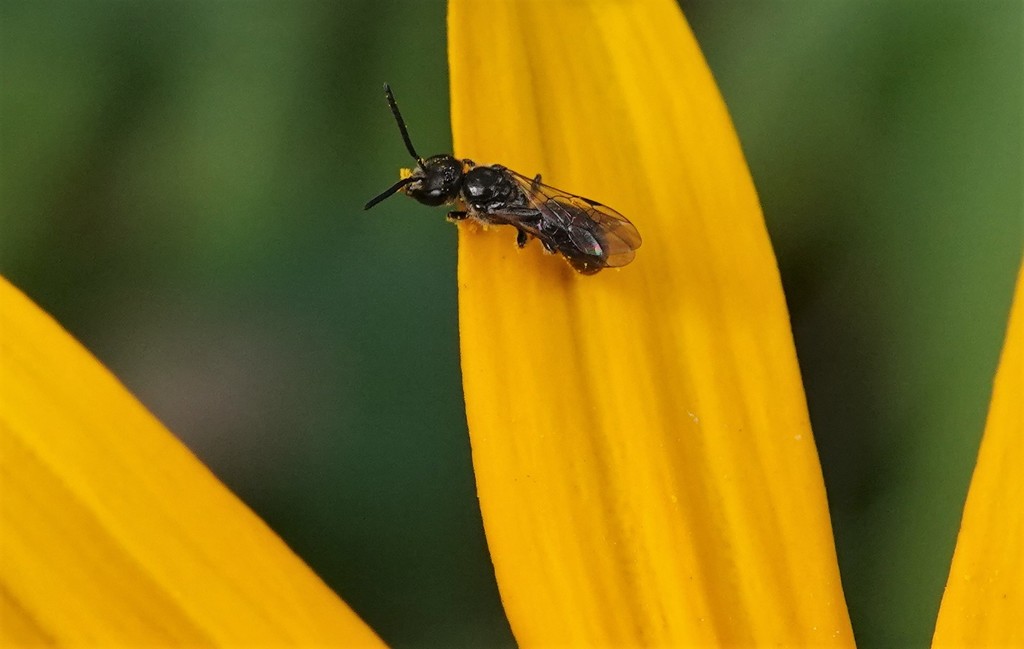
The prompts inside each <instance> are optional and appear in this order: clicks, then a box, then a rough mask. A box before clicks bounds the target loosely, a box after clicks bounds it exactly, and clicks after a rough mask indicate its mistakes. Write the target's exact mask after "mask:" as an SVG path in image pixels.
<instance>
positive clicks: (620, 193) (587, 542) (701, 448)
mask: <svg viewBox="0 0 1024 649" xmlns="http://www.w3.org/2000/svg"><path fill="white" fill-rule="evenodd" d="M448 29H449V64H450V74H451V94H452V130H453V135H454V140H455V152H456V155H458V156H464V157H469V158H472V159H474V160H476V161H477V162H478V163H488V164H489V163H501V164H504V165H507V166H509V167H511V168H512V169H515V170H517V171H519V172H520V173H523V174H526V175H533V174H534V173H537V172H541V173H542V174H543V175H544V181H545V182H546V183H550V184H553V185H555V186H557V187H560V188H562V189H566V190H569V191H572V192H574V193H579V194H582V195H584V196H589V197H592V198H595V199H597V200H599V201H601V202H603V203H606V204H608V205H610V206H613V207H614V208H616V209H618V210H619V211H621V212H622V213H623V214H625V215H626V216H627V217H628V218H630V220H632V221H633V223H635V224H636V226H637V228H638V229H639V230H640V232H641V234H642V235H643V238H644V243H643V247H641V248H640V250H639V251H638V253H637V257H636V260H635V261H634V262H633V263H632V264H631V265H629V266H626V267H625V268H623V269H621V270H618V271H616V270H605V271H602V272H601V273H599V274H598V275H596V276H593V277H583V276H579V275H577V274H576V273H574V272H573V271H572V270H571V269H570V268H569V267H568V265H566V264H565V263H564V261H562V260H560V259H559V258H557V257H554V256H549V255H545V254H543V253H542V252H541V250H540V246H539V245H538V244H537V243H536V242H534V243H531V244H530V245H529V246H527V248H526V249H524V250H522V251H518V250H517V249H516V246H515V243H514V241H515V233H514V232H513V231H511V229H510V228H497V229H492V230H490V231H486V232H484V231H481V230H480V229H479V228H476V227H474V226H473V225H472V224H467V225H463V226H461V227H460V235H459V307H460V334H461V346H462V368H463V380H464V387H465V397H466V411H467V418H468V421H469V428H470V434H471V438H472V446H473V462H474V466H475V469H476V479H477V486H478V490H479V495H480V503H481V508H482V510H483V517H484V523H485V528H486V532H487V539H488V543H489V545H490V548H491V554H492V557H493V561H494V566H495V572H496V575H497V579H498V584H499V588H500V591H501V596H502V600H503V602H504V604H505V608H506V612H507V614H508V617H509V620H510V622H511V625H512V628H513V631H514V632H515V635H516V638H517V639H518V640H519V642H520V643H521V644H523V645H524V646H534V645H552V644H566V645H574V646H587V645H590V646H627V645H636V644H644V645H656V646H680V645H683V644H687V643H694V644H724V643H730V644H738V645H745V646H754V645H768V644H774V645H800V644H802V645H831V644H835V645H849V644H851V643H852V634H851V630H850V623H849V618H848V616H847V612H846V605H845V602H844V600H843V593H842V589H841V585H840V581H839V574H838V568H837V565H836V559H835V551H834V548H833V541H832V535H831V529H830V524H829V517H828V511H827V508H826V502H825V494H824V489H823V486H822V479H821V474H820V469H819V466H818V460H817V454H816V451H815V448H814V442H813V439H812V437H811V431H810V427H809V422H808V416H807V410H806V406H805V402H804V396H803V391H802V386H801V383H800V375H799V370H798V366H797V362H796V356H795V353H794V348H793V341H792V337H791V333H790V329H789V320H788V316H787V312H786V305H785V301H784V299H783V295H782V290H781V286H780V281H779V274H778V271H777V269H776V265H775V259H774V257H773V253H772V249H771V246H770V243H769V240H768V237H767V234H766V232H765V226H764V223H763V219H762V215H761V210H760V207H759V205H758V201H757V196H756V194H755V191H754V187H753V184H752V182H751V179H750V175H749V172H748V170H747V168H746V164H745V162H744V159H743V155H742V153H741V151H740V148H739V145H738V143H737V140H736V135H735V133H734V131H733V128H732V125H731V123H730V120H729V117H728V114H727V112H726V109H725V106H724V105H723V103H722V99H721V97H720V96H719V94H718V91H717V89H716V87H715V84H714V81H713V80H712V77H711V74H710V72H709V70H708V68H707V65H706V64H705V62H704V60H703V58H702V56H701V54H700V51H699V49H698V47H697V45H696V43H695V41H694V39H693V36H692V34H691V33H690V31H689V28H688V27H687V25H686V23H685V21H684V19H683V17H682V15H681V13H680V11H679V9H678V6H677V5H676V3H675V2H672V1H671V0H634V1H632V2H610V1H609V2H575V1H569V0H566V1H560V2H555V1H549V2H525V1H524V2H479V1H477V0H451V2H450V4H449V14H448Z"/></svg>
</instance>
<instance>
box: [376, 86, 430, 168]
mask: <svg viewBox="0 0 1024 649" xmlns="http://www.w3.org/2000/svg"><path fill="white" fill-rule="evenodd" d="M384 94H385V95H386V96H387V98H388V106H390V107H391V114H392V115H394V116H395V121H396V122H398V130H399V131H401V132H402V141H403V142H405V148H406V149H408V151H409V155H411V156H412V157H413V158H414V159H415V160H416V162H423V158H421V157H420V156H419V155H418V154H417V153H416V149H415V148H414V147H413V145H412V139H410V138H409V129H407V128H406V127H405V120H404V119H402V113H401V112H399V110H398V102H396V101H395V94H394V93H393V92H391V86H389V85H388V84H386V83H385V84H384Z"/></svg>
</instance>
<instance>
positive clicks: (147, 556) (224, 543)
mask: <svg viewBox="0 0 1024 649" xmlns="http://www.w3.org/2000/svg"><path fill="white" fill-rule="evenodd" d="M0 399H2V401H0V645H2V646H25V645H38V644H43V643H47V644H50V643H59V644H76V645H87V646H97V647H99V646H116V645H121V646H144V645H145V646H157V645H202V646H229V645H249V646H256V645H259V646H274V645H306V646H312V645H320V646H325V645H331V646H340V645H344V646H373V647H377V646H383V645H382V643H381V642H380V640H379V639H378V638H377V637H376V635H374V633H373V632H372V631H371V630H370V629H369V628H367V627H366V626H365V625H364V624H363V623H362V621H361V620H359V618H358V617H356V615H355V614H354V613H353V612H352V611H351V610H350V609H349V608H348V607H347V606H346V605H345V603H344V602H342V601H341V600H340V599H338V597H337V596H336V595H334V594H333V593H332V592H331V591H330V590H329V589H328V588H327V586H325V585H324V584H323V582H321V581H320V580H319V579H318V578H317V577H316V576H315V575H314V574H313V573H312V572H311V571H310V570H309V568H308V567H306V566H305V565H304V564H303V563H302V561H300V560H299V559H298V557H296V556H295V555H294V554H293V553H292V552H291V551H290V550H289V549H288V548H287V547H286V546H285V545H284V543H282V542H281V540H280V539H279V538H277V537H276V536H275V535H274V534H273V532H271V531H270V530H269V529H268V528H267V526H266V525H265V524H264V523H263V522H262V521H260V520H259V519H258V518H257V517H256V516H255V515H254V514H253V513H252V512H251V511H249V510H248V509H247V508H246V507H245V505H243V504H242V503H241V502H239V501H238V499H236V498H235V497H234V496H233V495H231V493H229V492H228V491H227V489H225V488H224V486H223V485H222V484H221V483H219V482H218V481H217V480H216V479H215V478H214V477H213V475H211V474H210V472H209V471H208V470H207V469H206V468H205V467H203V466H202V465H201V464H200V463H199V462H198V461H197V460H196V459H195V457H193V456H192V455H191V454H190V453H189V452H188V451H187V450H186V449H185V448H184V447H183V446H182V445H181V444H180V443H179V442H178V441H177V440H175V439H174V437H172V436H171V435H170V434H169V433H168V432H167V430H166V429H165V428H164V427H163V426H162V425H161V424H160V422H158V421H157V420H156V419H155V418H154V417H153V416H152V415H150V414H149V413H148V412H147V411H146V410H145V408H143V407H142V406H141V405H140V404H139V403H138V402H137V401H136V400H135V399H134V397H132V396H131V395H130V394H129V393H128V392H127V391H126V390H125V389H124V387H123V386H122V385H121V384H120V383H118V381H117V379H115V378H114V377H113V376H112V375H111V374H110V373H109V372H108V371H107V370H106V369H104V368H103V367H102V366H101V365H100V364H99V363H97V362H96V360H95V359H94V358H93V357H92V356H91V355H89V353H88V352H86V351H85V350H84V349H83V348H82V347H81V346H80V345H79V344H78V343H77V342H75V341H74V340H73V339H72V338H71V336H69V335H68V334H67V332H65V331H64V330H63V329H61V328H60V326H59V325H57V323H55V322H54V321H53V320H52V319H50V317H49V316H47V315H46V314H44V313H43V312H41V311H40V310H39V309H38V307H36V306H35V305H34V304H32V302H31V301H29V300H28V298H26V297H25V296H24V295H22V294H21V293H20V292H18V290H17V289H15V288H14V287H12V286H11V285H10V284H8V283H7V282H6V280H3V279H2V278H0Z"/></svg>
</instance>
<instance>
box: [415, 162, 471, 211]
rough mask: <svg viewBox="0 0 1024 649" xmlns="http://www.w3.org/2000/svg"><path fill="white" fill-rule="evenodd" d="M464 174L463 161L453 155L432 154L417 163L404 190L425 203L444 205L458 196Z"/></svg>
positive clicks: (433, 205)
mask: <svg viewBox="0 0 1024 649" xmlns="http://www.w3.org/2000/svg"><path fill="white" fill-rule="evenodd" d="M462 175H463V174H462V163H461V162H459V161H458V160H456V159H455V158H453V157H452V156H450V155H444V154H442V155H435V156H431V157H429V158H427V159H426V160H422V161H420V163H419V164H417V165H416V168H415V169H414V170H413V171H412V174H410V176H409V178H410V180H409V183H408V184H407V185H405V187H404V188H403V191H405V193H406V194H408V195H409V197H411V198H415V199H416V200H417V201H419V202H421V203H423V204H424V205H430V206H432V207H435V206H437V205H444V204H445V203H450V202H452V201H453V200H455V197H456V196H458V194H459V191H460V190H461V189H462Z"/></svg>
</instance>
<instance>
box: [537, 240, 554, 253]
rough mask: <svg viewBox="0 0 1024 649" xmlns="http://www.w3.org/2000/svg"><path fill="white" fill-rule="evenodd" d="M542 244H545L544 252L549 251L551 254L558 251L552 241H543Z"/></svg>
mask: <svg viewBox="0 0 1024 649" xmlns="http://www.w3.org/2000/svg"><path fill="white" fill-rule="evenodd" d="M541 243H542V244H544V250H547V251H548V252H551V253H554V252H556V250H557V249H556V248H555V244H553V243H551V242H550V241H544V240H543V239H541Z"/></svg>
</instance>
